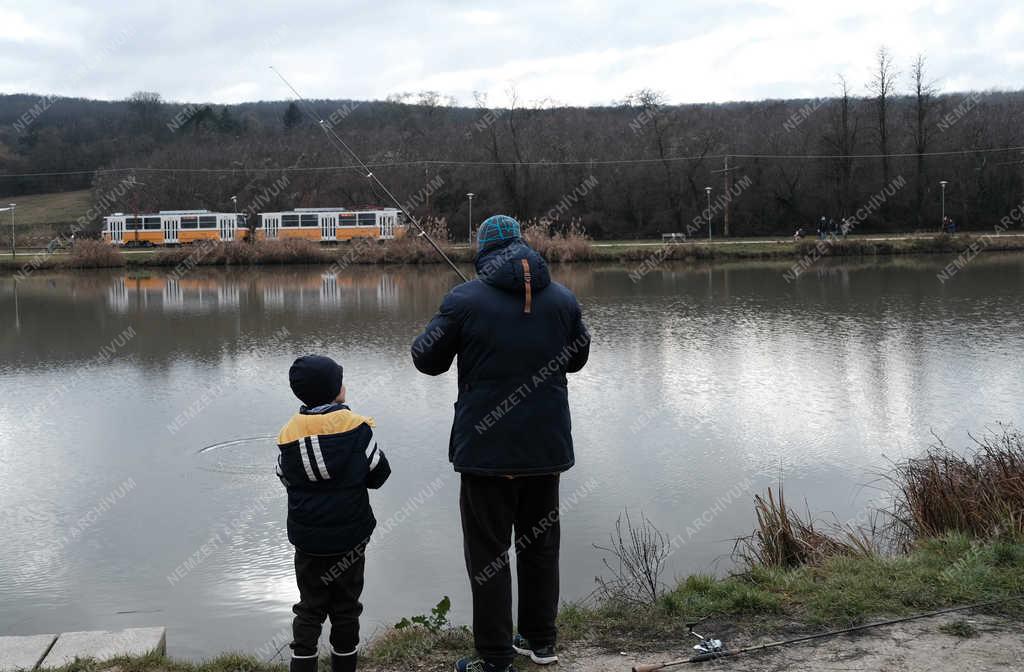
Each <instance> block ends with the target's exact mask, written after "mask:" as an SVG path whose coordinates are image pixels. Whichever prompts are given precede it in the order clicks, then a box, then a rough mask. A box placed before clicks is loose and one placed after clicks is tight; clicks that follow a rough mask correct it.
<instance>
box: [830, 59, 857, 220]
mask: <svg viewBox="0 0 1024 672" xmlns="http://www.w3.org/2000/svg"><path fill="white" fill-rule="evenodd" d="M838 79H839V96H838V97H837V98H835V100H834V101H833V103H832V115H831V121H830V124H831V128H830V130H829V131H828V132H827V133H826V135H825V144H826V146H827V147H828V148H829V150H830V152H831V153H832V154H835V156H836V159H835V162H834V173H833V174H834V184H835V197H836V201H837V202H838V205H839V215H840V217H841V218H846V217H847V216H848V215H849V212H848V211H849V208H850V206H851V201H852V189H853V153H854V150H855V148H856V146H857V132H858V130H859V124H858V121H857V119H856V117H855V115H854V114H853V101H852V98H851V96H850V85H849V83H848V82H847V81H846V78H845V77H843V76H842V75H839V78H838Z"/></svg>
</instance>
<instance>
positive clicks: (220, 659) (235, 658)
mask: <svg viewBox="0 0 1024 672" xmlns="http://www.w3.org/2000/svg"><path fill="white" fill-rule="evenodd" d="M53 669H55V670H59V672H286V671H287V669H288V667H287V665H283V664H280V663H266V662H262V661H260V660H258V659H256V658H253V657H252V656H244V655H241V654H235V653H227V654H224V655H221V656H217V657H216V658H211V659H210V660H206V661H203V662H200V663H192V662H188V661H182V660H176V659H173V658H166V657H164V656H162V655H159V654H156V653H153V654H150V655H148V656H137V657H127V656H122V657H119V658H112V659H110V660H105V661H103V662H97V661H95V660H93V659H78V660H75V661H74V662H71V663H68V664H67V665H64V666H63V667H58V668H53ZM321 669H323V667H322V668H321Z"/></svg>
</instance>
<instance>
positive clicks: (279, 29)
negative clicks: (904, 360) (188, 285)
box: [0, 0, 1024, 105]
mask: <svg viewBox="0 0 1024 672" xmlns="http://www.w3.org/2000/svg"><path fill="white" fill-rule="evenodd" d="M1022 36H1024V2H1020V0H1006V1H999V0H959V1H956V2H954V1H951V0H858V1H856V2H837V1H836V0H811V1H804V0H792V1H786V0H764V1H760V2H755V1H744V0H713V1H712V0H621V1H620V0H604V1H591V0H508V1H506V2H502V3H492V2H485V1H483V0H477V1H474V2H469V1H465V2H464V1H462V0H379V1H378V2H365V1H350V0H335V1H334V2H322V1H319V2H317V1H313V0H288V1H287V2H276V1H269V2H260V1H259V0H246V1H244V2H243V1H241V0H178V1H175V2H173V3H172V2H157V1H153V0H131V1H129V0H92V1H88V0H83V1H79V2H71V1H68V0H19V1H16V2H12V1H10V0H0V92H2V93H24V92H31V93H40V94H43V93H55V94H60V95H75V96H86V97H92V98H106V99H113V98H123V97H125V96H127V95H128V94H130V93H131V92H133V91H137V90H148V91H157V92H159V93H161V94H162V95H163V96H164V98H166V99H168V100H174V101H190V102H218V103H227V102H239V101H246V100H260V99H263V100H267V99H283V98H287V97H288V91H287V90H285V89H284V87H283V85H282V84H281V82H280V80H278V79H277V78H276V77H275V76H274V75H273V73H272V72H271V71H270V70H269V69H268V66H269V65H271V64H273V65H275V66H276V67H277V68H278V69H279V70H280V71H281V72H282V73H284V74H285V75H286V76H287V77H288V78H289V79H291V80H292V82H293V84H295V85H296V87H297V88H298V89H299V90H300V91H301V92H302V93H303V94H304V95H306V96H307V97H330V98H355V99H379V98H385V97H387V96H388V95H389V94H393V93H397V92H404V91H421V90H437V91H439V92H442V93H444V94H447V95H452V96H455V97H456V98H457V99H459V100H460V101H461V102H463V103H471V102H472V93H473V91H482V92H486V93H487V94H488V96H489V98H488V100H489V102H490V103H491V104H493V105H498V104H501V103H502V102H505V101H506V100H507V96H506V92H507V91H508V90H509V89H510V87H512V86H514V87H515V88H516V90H517V91H518V93H519V96H520V98H521V99H524V100H526V101H553V102H557V103H565V104H576V105H587V104H602V103H608V102H611V101H615V100H619V99H621V98H623V97H624V96H626V95H627V94H628V93H630V92H632V91H635V90H637V89H640V88H653V89H657V90H660V91H663V92H664V93H665V94H666V95H667V97H668V99H669V100H670V101H672V102H677V103H683V102H700V101H727V100H749V99H760V98H784V97H813V96H825V95H829V94H832V93H834V91H835V81H836V75H837V73H843V74H844V75H845V76H846V77H847V79H848V80H849V81H850V83H851V84H852V85H853V87H854V90H855V91H858V92H862V91H863V90H864V84H865V83H866V82H867V81H868V79H869V77H870V75H869V70H870V66H871V63H872V60H873V58H874V53H875V52H876V51H877V49H878V47H879V46H880V45H882V44H885V45H887V46H888V47H889V48H890V50H891V52H892V54H893V56H894V57H895V59H896V61H897V63H898V65H899V67H900V69H901V70H902V71H903V72H904V73H906V72H907V71H908V70H909V65H910V62H911V61H912V60H913V58H914V57H915V56H916V55H917V54H918V53H921V52H923V53H925V54H926V56H927V58H928V64H929V69H930V71H931V73H932V75H933V76H934V77H935V78H936V79H938V80H939V83H940V86H941V88H942V89H944V90H946V91H964V90H968V89H989V88H1021V87H1022V86H1024V40H1022ZM901 84H903V85H906V80H905V79H904V80H901Z"/></svg>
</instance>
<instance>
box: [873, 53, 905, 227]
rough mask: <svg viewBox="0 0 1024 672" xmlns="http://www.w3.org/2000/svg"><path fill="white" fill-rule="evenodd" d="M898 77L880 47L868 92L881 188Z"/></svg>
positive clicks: (885, 181)
mask: <svg viewBox="0 0 1024 672" xmlns="http://www.w3.org/2000/svg"><path fill="white" fill-rule="evenodd" d="M898 76H899V72H898V71H897V70H896V66H895V65H894V64H893V62H892V56H891V55H890V54H889V50H888V49H887V48H886V47H884V46H882V47H880V48H879V49H878V54H877V56H876V59H875V69H874V72H873V74H872V76H871V82H870V83H869V84H868V91H869V92H870V93H871V95H872V96H873V97H874V99H875V123H876V130H877V131H878V153H879V154H881V155H882V156H881V159H882V187H883V188H884V187H885V186H886V185H887V184H889V104H890V101H891V99H892V97H893V95H894V93H895V91H896V78H897V77H898ZM883 208H885V206H884V205H883Z"/></svg>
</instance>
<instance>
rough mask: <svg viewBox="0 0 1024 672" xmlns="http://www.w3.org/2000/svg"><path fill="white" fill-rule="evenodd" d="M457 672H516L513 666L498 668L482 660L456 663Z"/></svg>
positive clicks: (465, 660)
mask: <svg viewBox="0 0 1024 672" xmlns="http://www.w3.org/2000/svg"><path fill="white" fill-rule="evenodd" d="M455 672H516V668H514V667H512V665H511V664H510V665H507V666H505V667H498V666H497V665H492V664H490V663H488V662H487V661H485V660H483V659H482V658H463V659H461V660H459V661H458V662H456V663H455Z"/></svg>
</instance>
